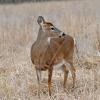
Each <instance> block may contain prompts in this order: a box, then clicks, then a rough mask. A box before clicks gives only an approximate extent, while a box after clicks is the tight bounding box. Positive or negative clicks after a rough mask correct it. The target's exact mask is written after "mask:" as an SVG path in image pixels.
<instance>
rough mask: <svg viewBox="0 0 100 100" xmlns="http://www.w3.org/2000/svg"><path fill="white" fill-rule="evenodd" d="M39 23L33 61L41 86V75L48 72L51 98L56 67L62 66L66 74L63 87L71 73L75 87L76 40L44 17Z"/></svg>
mask: <svg viewBox="0 0 100 100" xmlns="http://www.w3.org/2000/svg"><path fill="white" fill-rule="evenodd" d="M37 23H38V24H39V32H38V35H37V39H36V41H35V42H34V43H33V44H32V47H31V61H32V63H33V64H34V66H35V69H36V74H37V80H38V85H39V86H40V78H41V74H40V73H41V72H42V71H48V91H49V96H51V79H52V74H53V69H54V66H55V65H58V64H60V67H61V68H62V70H63V72H64V82H63V87H64V88H66V82H67V78H68V73H69V71H70V72H71V74H72V79H73V87H74V86H75V78H76V74H75V72H76V71H75V67H74V65H73V53H74V39H73V37H72V36H70V35H68V34H65V33H64V32H62V31H61V30H59V29H58V28H56V27H55V26H54V25H53V24H52V23H51V22H47V21H45V19H44V17H42V16H39V17H38V19H37Z"/></svg>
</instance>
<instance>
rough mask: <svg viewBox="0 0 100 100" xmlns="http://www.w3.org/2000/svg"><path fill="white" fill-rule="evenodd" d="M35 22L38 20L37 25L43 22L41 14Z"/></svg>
mask: <svg viewBox="0 0 100 100" xmlns="http://www.w3.org/2000/svg"><path fill="white" fill-rule="evenodd" d="M37 22H38V24H39V25H41V24H43V23H45V20H44V18H43V17H42V16H39V17H38V19H37Z"/></svg>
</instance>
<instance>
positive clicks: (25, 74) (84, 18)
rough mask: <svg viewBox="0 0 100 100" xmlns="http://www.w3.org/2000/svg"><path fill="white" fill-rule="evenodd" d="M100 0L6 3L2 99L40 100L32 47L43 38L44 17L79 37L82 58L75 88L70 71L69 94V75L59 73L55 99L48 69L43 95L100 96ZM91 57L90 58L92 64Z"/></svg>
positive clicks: (62, 98) (1, 11)
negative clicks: (65, 79)
mask: <svg viewBox="0 0 100 100" xmlns="http://www.w3.org/2000/svg"><path fill="white" fill-rule="evenodd" d="M99 3H100V2H99V0H96V1H93V0H92V1H91V0H85V1H82V0H81V1H79V0H78V1H68V2H50V3H49V2H48V3H47V2H45V3H30V4H28V3H24V4H18V5H12V4H11V5H0V100H37V99H38V96H37V90H38V88H37V87H38V85H37V79H36V73H35V70H34V66H33V65H32V63H31V60H30V48H31V45H32V43H33V42H34V41H35V40H36V37H37V32H38V28H39V26H38V24H37V17H38V16H39V15H42V16H44V17H45V19H46V20H49V21H51V22H52V23H54V25H56V27H58V28H59V29H61V30H62V31H64V32H65V33H66V34H70V35H71V36H73V37H74V38H75V40H76V43H77V47H78V55H79V58H80V59H79V62H78V59H77V55H75V60H74V63H75V66H77V67H76V74H77V79H76V86H75V89H72V79H71V75H69V79H68V83H67V88H66V92H64V90H63V87H62V83H63V73H62V72H60V71H54V73H53V83H52V85H53V88H52V97H51V98H49V96H48V88H47V77H46V76H47V73H46V72H45V73H43V78H44V80H43V82H42V83H41V90H40V91H41V93H40V94H41V99H42V100H67V99H68V100H99V99H100V96H99V94H100V79H99V77H100V71H99V69H100V68H99V66H100V63H99V62H96V63H95V62H94V59H93V57H94V56H95V57H96V55H97V51H98V44H99V43H98V38H97V37H98V36H97V34H100V32H99V31H100V30H99V27H100V19H99V16H100V13H99V10H98V9H99V8H100V7H99ZM88 57H90V58H89V61H90V62H87V59H86V58H88ZM95 59H97V58H95ZM98 59H99V58H98ZM79 66H80V67H79Z"/></svg>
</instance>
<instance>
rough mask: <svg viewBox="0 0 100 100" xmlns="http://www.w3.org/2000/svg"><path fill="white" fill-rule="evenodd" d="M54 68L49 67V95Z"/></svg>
mask: <svg viewBox="0 0 100 100" xmlns="http://www.w3.org/2000/svg"><path fill="white" fill-rule="evenodd" d="M52 71H53V68H50V69H48V88H49V96H51V78H52Z"/></svg>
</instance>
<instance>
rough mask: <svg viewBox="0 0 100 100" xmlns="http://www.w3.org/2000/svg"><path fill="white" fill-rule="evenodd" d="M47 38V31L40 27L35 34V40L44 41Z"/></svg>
mask: <svg viewBox="0 0 100 100" xmlns="http://www.w3.org/2000/svg"><path fill="white" fill-rule="evenodd" d="M47 38H48V35H47V33H45V32H43V30H41V29H40V30H39V33H38V36H37V41H43V40H44V41H45V40H47Z"/></svg>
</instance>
